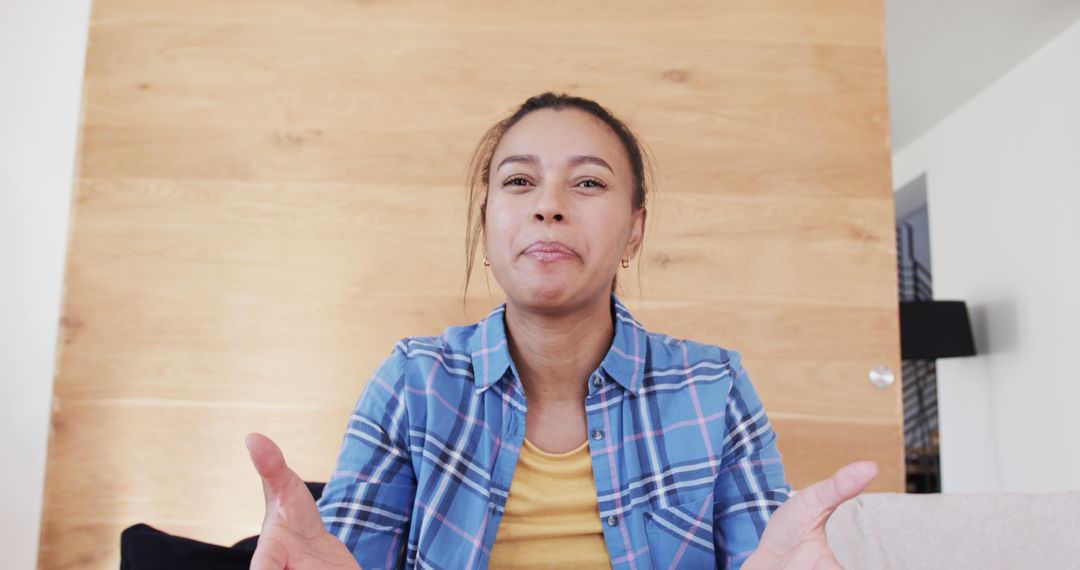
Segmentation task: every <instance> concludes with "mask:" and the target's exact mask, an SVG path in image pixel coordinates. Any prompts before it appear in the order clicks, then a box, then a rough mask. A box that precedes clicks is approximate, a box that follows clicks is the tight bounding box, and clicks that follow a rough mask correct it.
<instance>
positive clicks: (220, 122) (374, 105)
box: [40, 0, 903, 568]
mask: <svg viewBox="0 0 1080 570" xmlns="http://www.w3.org/2000/svg"><path fill="white" fill-rule="evenodd" d="M885 79H886V74H885V65H884V54H883V38H882V6H881V2H880V0H808V1H805V2H785V1H783V0H732V1H727V2H723V3H716V2H706V1H676V2H670V3H667V4H665V5H664V6H663V7H662V8H661V7H657V6H654V5H653V3H651V2H644V1H637V0H635V1H630V2H623V3H620V4H619V6H618V8H617V9H613V8H612V6H611V5H607V4H601V3H583V2H556V3H544V4H543V5H540V4H536V3H533V2H494V1H490V0H487V1H479V0H477V1H456V2H420V1H401V2H381V1H374V2H360V1H351V0H303V1H301V0H259V1H257V2H256V1H254V0H233V1H229V2H219V1H216V0H184V1H181V0H149V1H147V0H98V1H97V2H95V5H94V12H93V17H92V26H91V30H90V39H89V51H88V55H87V62H86V78H85V94H84V104H83V113H84V116H83V123H82V129H81V144H80V159H79V175H78V186H77V188H76V192H75V203H74V204H73V217H72V227H71V242H70V247H69V256H68V262H67V272H66V278H65V279H66V294H65V298H64V306H63V322H62V328H61V338H60V344H59V352H58V355H57V358H58V372H57V378H56V383H55V400H54V413H53V430H52V435H51V441H50V448H49V463H48V473H47V481H46V498H45V499H46V501H45V512H44V517H43V518H44V522H43V528H42V550H41V559H40V566H41V567H43V568H98V567H101V568H115V567H116V565H117V563H118V558H119V551H118V548H117V546H118V542H117V541H118V535H119V532H120V531H121V530H122V529H123V528H125V527H127V526H129V525H131V524H134V523H136V522H147V523H150V524H152V525H154V526H157V527H158V528H161V529H163V530H166V531H170V532H174V533H178V534H183V535H187V536H192V537H195V538H199V539H202V540H206V541H209V542H216V543H231V542H233V541H235V540H238V539H240V538H243V537H245V536H248V535H251V534H254V533H256V532H257V531H258V527H259V522H260V520H261V511H262V501H261V489H260V487H259V485H258V480H257V477H256V476H255V473H254V471H253V470H252V469H251V467H250V466H249V464H248V462H247V456H246V451H245V450H244V448H243V444H242V438H243V436H244V434H245V433H247V432H249V431H255V430H258V431H263V432H265V433H268V434H270V435H271V436H273V437H275V439H277V440H278V441H279V442H280V443H281V445H282V447H283V448H284V449H285V451H286V454H287V457H288V458H289V460H290V462H292V463H293V464H294V467H295V468H296V469H297V471H299V472H300V473H301V475H302V476H304V477H305V478H307V479H310V480H325V479H326V478H327V477H328V476H329V474H330V471H331V469H332V467H333V462H334V459H335V456H336V453H337V449H338V446H339V444H340V441H341V434H342V430H343V428H344V426H345V423H346V420H347V414H348V411H349V410H350V408H351V407H352V404H353V403H354V401H355V399H356V397H357V396H358V395H359V393H360V390H361V389H362V387H363V384H364V382H365V380H366V378H367V377H368V375H370V374H371V372H372V371H373V370H374V369H375V367H376V366H377V365H378V363H379V362H380V361H381V360H382V359H383V358H384V357H385V356H386V355H387V354H388V353H389V351H390V349H391V347H392V345H393V343H394V341H396V340H397V339H398V338H400V337H402V336H406V335H417V334H436V333H438V332H440V331H441V330H442V329H443V328H444V327H445V326H447V325H449V324H457V323H464V322H469V321H472V320H475V319H477V318H479V317H481V316H482V315H484V314H485V313H486V312H487V311H488V310H489V309H490V307H492V306H494V305H495V304H497V303H499V302H500V301H501V298H500V294H499V291H498V288H497V286H496V285H495V283H494V281H493V280H491V279H485V276H484V274H483V272H482V271H478V273H477V274H476V275H475V276H474V280H473V286H472V290H471V294H470V296H469V298H468V303H467V306H466V307H465V308H463V307H462V299H461V297H460V293H461V283H462V277H463V275H462V267H463V256H464V248H463V245H462V243H463V230H464V217H465V210H464V194H463V181H464V176H465V168H466V164H467V160H468V157H469V154H470V152H471V150H472V147H473V145H474V144H475V142H476V141H477V140H478V139H479V137H480V135H481V134H482V133H483V132H484V130H485V129H486V128H487V127H488V126H489V125H490V124H492V123H493V122H494V121H495V120H497V119H498V118H501V117H502V116H503V115H504V114H505V113H507V112H509V111H510V110H511V109H512V108H513V106H514V105H516V104H518V103H520V102H521V101H522V100H524V99H525V98H526V97H528V96H530V95H533V94H536V93H538V92H540V91H543V90H547V89H552V90H556V91H568V92H572V93H577V94H582V95H585V96H589V97H593V98H596V99H597V100H599V101H600V102H601V103H603V104H605V105H607V106H609V107H611V108H612V109H613V110H614V111H615V112H616V113H617V114H619V115H620V116H622V117H624V118H625V119H627V120H628V122H629V123H630V124H631V126H632V127H634V128H635V129H636V130H637V131H638V132H639V134H640V135H641V136H642V137H643V139H644V140H645V142H646V143H647V144H648V146H649V147H650V149H651V150H652V152H653V154H654V155H655V158H656V166H657V169H658V176H659V182H660V186H659V190H658V191H657V193H656V194H655V195H654V196H653V197H652V198H651V199H650V215H649V223H648V227H647V232H646V245H645V250H644V253H643V256H642V260H641V264H640V266H638V265H635V266H634V267H633V268H632V269H631V270H630V271H628V272H626V273H625V274H624V275H622V276H621V279H622V293H621V295H622V297H623V299H624V300H625V301H627V303H628V304H629V305H630V307H631V309H632V310H633V311H634V312H635V315H636V316H637V317H638V318H639V319H640V320H642V321H643V322H644V323H645V325H646V326H647V327H649V328H651V329H653V330H658V331H663V332H668V333H670V334H673V335H675V336H682V337H689V338H694V339H697V340H701V341H704V342H713V343H719V344H722V345H725V346H729V347H732V348H736V349H739V350H740V351H742V352H743V353H744V355H745V361H746V364H747V367H748V369H749V371H750V374H751V377H752V378H753V379H754V381H755V384H756V385H757V387H758V389H759V391H760V392H761V394H762V397H763V399H764V400H765V403H766V406H767V409H768V410H769V413H770V415H771V417H772V418H773V420H774V423H775V425H776V427H777V430H778V432H779V434H780V445H781V450H782V452H783V453H784V456H785V463H786V465H787V466H788V471H789V474H790V477H791V479H792V481H793V483H794V484H795V485H796V486H802V485H805V484H806V483H808V482H811V481H813V480H816V479H818V478H821V477H823V476H825V475H827V474H828V473H829V472H831V470H832V469H833V468H835V467H837V466H839V465H841V464H842V463H844V462H847V461H851V460H854V459H858V458H863V457H866V458H871V459H875V460H877V461H878V462H879V463H881V465H882V467H883V470H882V476H881V477H880V479H879V481H878V482H877V483H876V485H875V487H874V488H875V489H877V490H900V489H902V486H903V485H902V483H903V481H902V480H903V473H902V469H903V467H902V445H903V444H902V433H901V425H900V422H901V413H900V403H899V395H898V390H897V389H896V387H893V388H890V389H888V390H883V391H879V390H875V389H873V388H871V387H870V385H869V383H868V382H867V380H866V374H867V372H868V371H869V370H870V368H872V367H873V366H875V365H877V364H879V363H884V364H888V365H890V366H892V367H893V369H894V370H897V371H899V341H898V339H899V333H898V326H897V314H896V313H897V311H896V307H897V304H896V303H897V298H896V277H895V259H894V253H895V242H894V239H895V238H894V235H893V232H894V230H893V206H892V192H891V188H890V182H889V179H890V176H889V148H888V125H887V117H888V112H887V108H886V84H885Z"/></svg>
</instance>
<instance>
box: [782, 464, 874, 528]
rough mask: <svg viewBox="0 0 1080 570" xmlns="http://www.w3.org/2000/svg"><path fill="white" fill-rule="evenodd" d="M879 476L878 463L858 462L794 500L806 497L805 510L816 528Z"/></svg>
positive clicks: (816, 484) (804, 491) (838, 471)
mask: <svg viewBox="0 0 1080 570" xmlns="http://www.w3.org/2000/svg"><path fill="white" fill-rule="evenodd" d="M877 476H878V466H877V463H874V462H873V461H857V462H855V463H850V464H848V465H845V466H843V467H841V468H840V469H838V470H837V471H836V473H833V475H832V477H829V478H828V479H826V480H824V481H818V482H817V483H814V484H813V485H811V486H809V487H807V488H806V489H804V490H803V491H802V492H801V493H798V494H796V495H795V497H793V498H792V500H795V499H797V498H798V497H800V496H802V497H804V498H803V499H802V501H803V502H804V508H805V510H806V511H807V512H808V514H810V515H811V516H812V517H813V519H814V520H815V521H816V523H817V524H816V525H815V526H820V525H824V524H825V521H826V520H828V518H829V515H831V514H832V512H833V511H835V510H836V508H837V507H839V506H840V505H841V504H842V503H843V502H844V501H847V500H848V499H851V498H853V497H855V496H857V495H858V494H859V493H862V492H863V491H864V490H866V487H867V486H869V485H870V482H871V481H873V480H874V478H875V477H877Z"/></svg>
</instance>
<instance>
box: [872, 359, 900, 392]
mask: <svg viewBox="0 0 1080 570" xmlns="http://www.w3.org/2000/svg"><path fill="white" fill-rule="evenodd" d="M895 381H896V374H893V371H892V368H889V367H888V366H885V365H884V364H879V365H877V366H875V367H874V368H873V370H871V371H870V383H871V384H873V385H874V387H875V388H877V389H878V390H884V389H885V388H888V387H889V386H892V384H893V382H895Z"/></svg>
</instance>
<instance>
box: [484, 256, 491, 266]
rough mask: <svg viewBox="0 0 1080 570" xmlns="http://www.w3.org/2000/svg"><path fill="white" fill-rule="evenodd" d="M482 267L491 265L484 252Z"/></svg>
mask: <svg viewBox="0 0 1080 570" xmlns="http://www.w3.org/2000/svg"><path fill="white" fill-rule="evenodd" d="M484 267H491V262H490V261H488V256H487V254H486V253H485V254H484Z"/></svg>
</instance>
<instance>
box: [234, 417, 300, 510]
mask: <svg viewBox="0 0 1080 570" xmlns="http://www.w3.org/2000/svg"><path fill="white" fill-rule="evenodd" d="M244 445H245V446H247V448H248V454H249V455H250V456H251V463H252V464H253V465H254V466H255V471H257V472H258V473H259V477H262V480H263V487H264V490H265V492H266V495H267V497H266V498H267V500H269V499H270V497H271V496H274V497H276V496H279V495H281V494H283V493H284V492H285V490H286V489H288V487H289V485H290V484H291V483H292V481H293V480H294V479H297V478H298V476H297V475H296V473H295V472H294V471H293V470H292V469H290V468H289V466H288V465H287V464H286V463H285V456H284V455H282V454H281V449H280V448H279V447H278V446H277V444H275V443H274V442H273V441H271V440H270V438H268V437H266V436H265V435H263V434H261V433H249V434H248V435H247V437H245V438H244Z"/></svg>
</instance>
